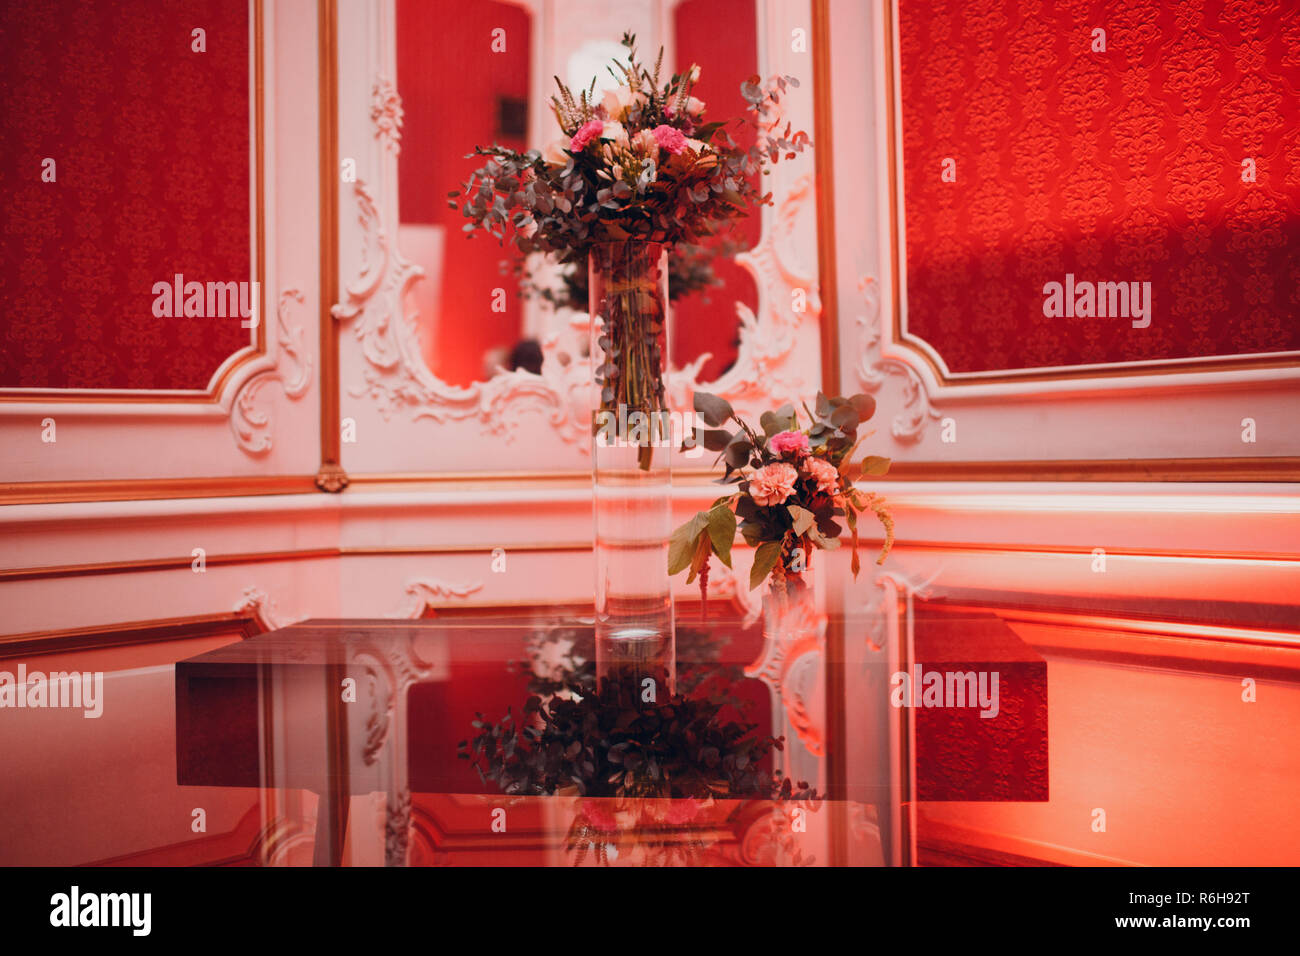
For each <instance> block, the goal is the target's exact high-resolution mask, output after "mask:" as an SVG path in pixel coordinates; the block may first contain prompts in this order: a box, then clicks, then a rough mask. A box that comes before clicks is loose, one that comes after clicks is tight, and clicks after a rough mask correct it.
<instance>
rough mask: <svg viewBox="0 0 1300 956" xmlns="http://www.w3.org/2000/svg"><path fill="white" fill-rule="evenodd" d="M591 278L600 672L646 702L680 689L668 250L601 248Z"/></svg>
mask: <svg viewBox="0 0 1300 956" xmlns="http://www.w3.org/2000/svg"><path fill="white" fill-rule="evenodd" d="M588 272H589V276H588V280H589V286H588V289H589V296H590V299H589V303H588V304H589V309H590V323H591V367H592V371H593V374H594V377H595V392H596V394H597V400H596V407H595V410H594V412H593V414H592V475H593V489H592V490H593V498H594V512H595V544H596V546H595V551H596V672H597V676H598V678H599V679H600V680H601V681H602V682H603V681H608V680H610V679H617V680H618V681H619V682H620V683H624V684H627V685H629V686H634V687H636V688H642V689H643V691H642V693H641V694H640V695H639V698H638V699H642V700H645V701H646V702H647V703H649V702H653V701H655V700H656V699H657V698H658V696H659V695H666V694H671V693H672V691H673V688H674V685H675V678H676V673H675V672H676V657H677V649H676V639H675V633H674V626H673V601H672V593H671V591H670V589H669V580H668V538H669V535H670V534H671V533H672V498H671V494H672V478H671V471H670V469H669V458H670V452H671V450H672V441H673V437H674V436H673V428H672V422H671V417H670V415H669V409H668V406H667V402H666V401H665V397H664V372H665V370H666V368H667V365H668V253H667V247H665V246H664V245H662V244H660V243H651V242H636V241H629V242H608V243H599V244H597V245H596V246H594V247H593V248H592V250H591V252H590V255H589V258H588ZM647 679H649V680H651V681H653V683H651V684H646V683H645V682H646V680H647ZM646 691H648V693H646Z"/></svg>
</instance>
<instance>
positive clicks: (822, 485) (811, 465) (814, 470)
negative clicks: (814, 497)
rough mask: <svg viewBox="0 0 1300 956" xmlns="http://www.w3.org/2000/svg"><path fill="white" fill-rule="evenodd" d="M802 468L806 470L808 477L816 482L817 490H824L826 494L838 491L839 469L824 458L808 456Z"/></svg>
mask: <svg viewBox="0 0 1300 956" xmlns="http://www.w3.org/2000/svg"><path fill="white" fill-rule="evenodd" d="M804 468H806V469H807V471H808V477H810V478H812V479H813V480H814V481H816V482H817V490H818V491H824V492H826V494H828V495H834V494H835V493H836V492H838V491H839V489H840V472H839V469H838V468H836V467H835V466H834V465H832V464H831V463H830V462H829V461H827V460H826V459H825V458H809V459H808V461H807V462H805V463H804Z"/></svg>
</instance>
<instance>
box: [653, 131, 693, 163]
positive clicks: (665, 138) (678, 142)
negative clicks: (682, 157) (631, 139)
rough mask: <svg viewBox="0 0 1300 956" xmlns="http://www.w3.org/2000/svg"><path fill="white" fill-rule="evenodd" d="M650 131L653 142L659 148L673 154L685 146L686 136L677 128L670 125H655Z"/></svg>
mask: <svg viewBox="0 0 1300 956" xmlns="http://www.w3.org/2000/svg"><path fill="white" fill-rule="evenodd" d="M650 132H651V134H652V135H653V136H654V138H655V142H656V143H658V144H659V148H660V149H665V150H667V151H668V152H670V153H672V154H673V155H674V156H675V155H677V154H678V153H680V152H681V151H682V150H684V149H685V148H686V137H685V136H684V135H682V131H681V130H679V129H674V128H673V127H671V126H656V127H655V128H654V129H652V130H651V131H650Z"/></svg>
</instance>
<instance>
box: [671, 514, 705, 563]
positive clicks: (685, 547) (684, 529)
mask: <svg viewBox="0 0 1300 956" xmlns="http://www.w3.org/2000/svg"><path fill="white" fill-rule="evenodd" d="M708 527H709V516H708V515H707V514H706V513H705V512H703V511H697V512H696V513H695V517H693V518H691V520H690V521H688V522H686V523H685V524H684V525H682V526H681V527H679V528H678V529H677V530H676V531H674V532H673V534H672V537H671V538H669V539H668V573H669V574H678V573H680V572H682V571H685V570H686V569H687V568H688V567H690V564H691V559H692V558H693V557H694V556H695V549H696V547H697V546H698V544H697V542H698V539H699V537H700V535H701V534H703V533H704V532H705V531H706V530H708Z"/></svg>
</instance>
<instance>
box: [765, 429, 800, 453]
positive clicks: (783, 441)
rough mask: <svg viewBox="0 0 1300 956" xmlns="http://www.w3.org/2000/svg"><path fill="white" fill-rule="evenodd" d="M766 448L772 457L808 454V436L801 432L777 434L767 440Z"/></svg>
mask: <svg viewBox="0 0 1300 956" xmlns="http://www.w3.org/2000/svg"><path fill="white" fill-rule="evenodd" d="M767 447H768V448H770V449H772V454H774V455H784V454H785V453H786V452H795V453H796V454H797V453H802V454H805V455H806V454H808V436H807V435H805V434H804V433H803V432H779V433H777V434H775V435H773V436H772V437H771V438H769V439H768V440H767Z"/></svg>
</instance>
